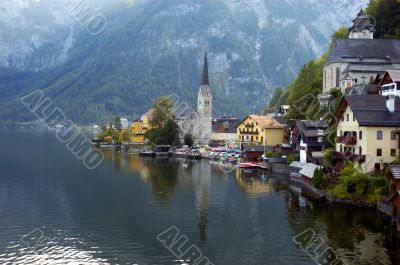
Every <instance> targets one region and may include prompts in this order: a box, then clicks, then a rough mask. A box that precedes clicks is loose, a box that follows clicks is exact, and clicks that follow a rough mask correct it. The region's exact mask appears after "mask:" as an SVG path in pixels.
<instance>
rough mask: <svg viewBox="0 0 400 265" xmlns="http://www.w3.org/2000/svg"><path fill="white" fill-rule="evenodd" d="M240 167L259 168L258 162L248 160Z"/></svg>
mask: <svg viewBox="0 0 400 265" xmlns="http://www.w3.org/2000/svg"><path fill="white" fill-rule="evenodd" d="M239 168H241V169H258V165H257V163H252V162H246V163H240V164H239Z"/></svg>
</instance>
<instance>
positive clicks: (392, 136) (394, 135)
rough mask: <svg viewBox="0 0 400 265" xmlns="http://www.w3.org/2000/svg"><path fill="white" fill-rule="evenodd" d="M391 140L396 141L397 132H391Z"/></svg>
mask: <svg viewBox="0 0 400 265" xmlns="http://www.w3.org/2000/svg"><path fill="white" fill-rule="evenodd" d="M390 139H391V140H396V131H391V132H390Z"/></svg>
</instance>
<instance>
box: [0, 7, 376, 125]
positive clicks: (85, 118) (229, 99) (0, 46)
mask: <svg viewBox="0 0 400 265" xmlns="http://www.w3.org/2000/svg"><path fill="white" fill-rule="evenodd" d="M78 2H79V1H77V0H66V1H62V0H6V1H4V0H3V1H2V2H1V3H0V66H2V67H4V68H2V70H1V71H0V110H2V114H1V118H3V119H13V120H15V119H17V120H29V119H31V118H32V117H30V115H29V114H28V113H26V114H24V110H23V108H22V107H20V106H19V105H18V100H17V97H18V96H19V95H22V94H24V93H26V92H28V91H30V90H32V89H35V88H41V89H43V90H44V91H45V93H47V94H48V95H49V96H50V97H52V98H53V99H54V101H55V102H57V104H59V105H60V107H62V108H63V110H64V111H65V112H66V114H68V115H69V116H70V117H71V118H72V119H74V120H76V121H78V122H82V123H87V122H94V121H97V120H99V119H104V118H109V117H111V116H112V115H116V114H123V115H130V116H132V115H139V114H140V113H142V112H144V111H145V110H146V109H147V108H149V107H150V106H151V104H152V102H153V101H154V99H155V98H156V97H158V96H160V95H163V94H166V95H168V94H171V93H176V94H178V95H179V96H180V97H182V99H183V100H187V101H189V102H191V103H194V100H195V95H196V91H197V89H198V85H199V82H200V81H199V79H200V72H201V70H200V69H201V57H202V53H203V51H204V45H205V43H208V47H209V48H208V49H209V62H210V72H211V73H210V74H211V83H212V88H213V92H214V95H215V97H214V101H215V103H214V104H215V113H214V114H215V115H218V114H223V113H234V114H236V115H242V114H244V113H245V112H257V111H260V110H261V109H262V108H263V107H264V106H265V105H266V103H267V102H268V100H269V98H270V96H271V92H272V91H273V89H274V87H276V86H286V85H287V84H288V83H290V81H291V80H292V79H293V78H294V77H295V76H296V74H297V72H298V70H299V68H300V67H301V66H302V65H303V64H305V63H306V62H307V61H309V60H311V59H314V58H316V57H318V56H320V55H321V54H322V53H323V52H324V51H325V49H326V48H327V45H328V42H329V39H330V35H331V34H332V33H333V31H335V30H336V29H337V28H338V27H339V26H341V25H344V26H348V25H349V24H350V22H351V19H352V18H353V17H354V16H355V14H356V13H357V12H358V10H359V9H360V7H361V5H363V6H365V5H366V4H367V2H368V0H363V1H356V0H350V1H347V0H339V1H317V0H202V1H200V0H179V1H178V0H169V1H159V0H142V1H130V0H126V1H125V0H124V1H116V0H114V1H113V0H87V1H86V0H82V1H80V2H79V3H80V4H77V3H78ZM82 10H89V11H90V12H92V14H94V15H99V16H101V17H104V19H105V22H106V23H105V24H104V30H102V31H101V32H100V33H99V34H90V33H93V32H90V18H88V17H85V16H82V13H80V12H81V11H82ZM88 27H89V30H88ZM96 33H97V32H96ZM3 110H4V111H3ZM16 112H18V113H19V114H18V115H16V114H15V113H16Z"/></svg>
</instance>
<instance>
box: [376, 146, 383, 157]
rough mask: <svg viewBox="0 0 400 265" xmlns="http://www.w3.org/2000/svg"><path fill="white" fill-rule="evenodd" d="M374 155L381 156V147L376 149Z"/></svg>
mask: <svg viewBox="0 0 400 265" xmlns="http://www.w3.org/2000/svg"><path fill="white" fill-rule="evenodd" d="M376 156H382V149H380V148H378V149H376Z"/></svg>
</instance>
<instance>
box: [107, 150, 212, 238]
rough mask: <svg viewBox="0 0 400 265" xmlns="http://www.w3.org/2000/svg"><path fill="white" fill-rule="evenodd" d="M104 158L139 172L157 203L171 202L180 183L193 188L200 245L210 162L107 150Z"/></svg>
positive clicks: (127, 170) (204, 219)
mask: <svg viewBox="0 0 400 265" xmlns="http://www.w3.org/2000/svg"><path fill="white" fill-rule="evenodd" d="M104 153H105V159H106V160H109V161H111V162H112V163H113V164H114V167H115V168H116V169H117V170H124V172H125V173H127V175H129V173H138V174H139V176H140V178H141V179H142V181H143V182H145V183H149V184H150V185H152V191H153V197H154V200H155V201H156V202H158V204H159V205H160V206H165V205H166V204H168V203H169V202H170V199H171V196H172V194H173V191H174V189H175V188H176V186H177V185H178V184H179V185H180V186H184V187H186V188H188V189H190V190H193V191H194V205H195V208H196V215H197V219H198V227H199V238H200V245H204V243H205V240H206V238H207V233H206V232H207V222H208V221H207V218H208V210H209V198H210V187H211V164H210V163H204V162H201V161H191V160H188V161H186V160H185V159H178V158H145V157H139V156H137V155H130V154H124V153H122V154H121V153H118V152H115V151H113V150H106V151H105V152H104Z"/></svg>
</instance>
